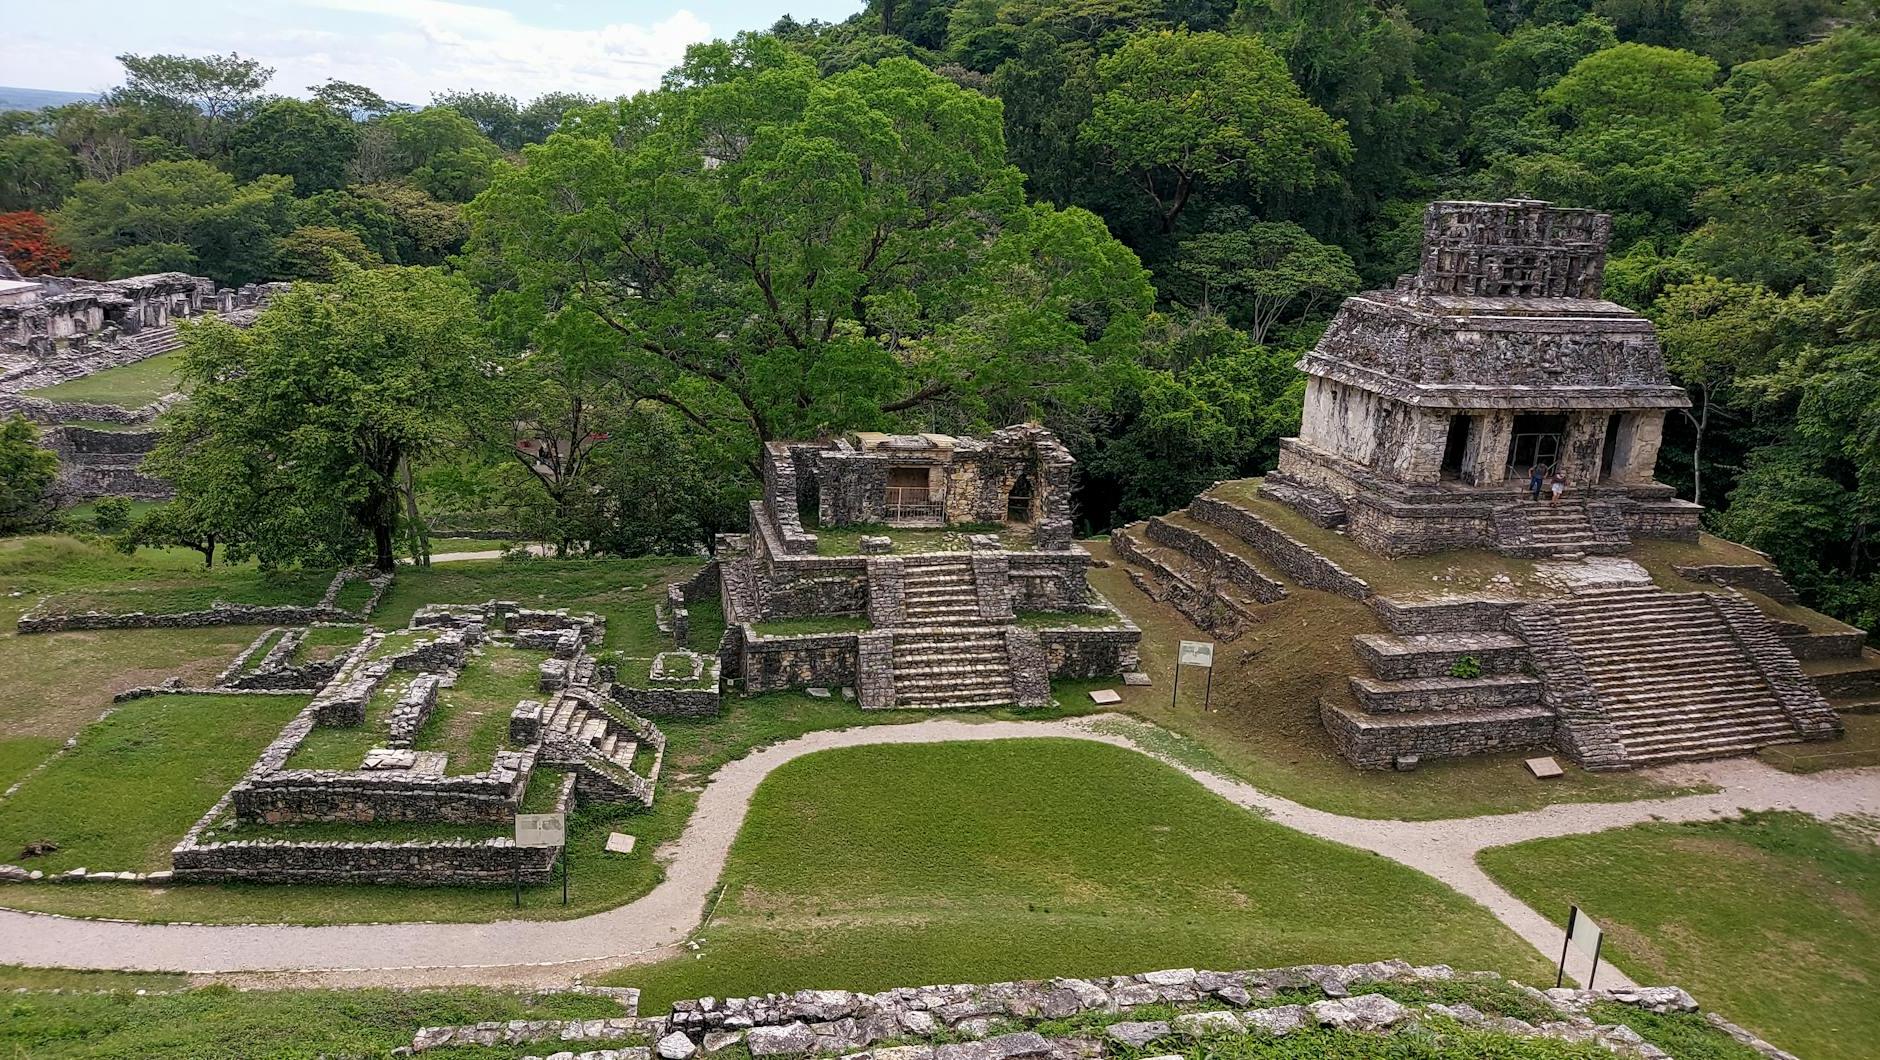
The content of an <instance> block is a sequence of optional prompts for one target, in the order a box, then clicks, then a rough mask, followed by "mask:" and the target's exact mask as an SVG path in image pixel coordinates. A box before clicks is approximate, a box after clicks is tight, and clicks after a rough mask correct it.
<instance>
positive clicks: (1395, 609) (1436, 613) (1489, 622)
mask: <svg viewBox="0 0 1880 1060" xmlns="http://www.w3.org/2000/svg"><path fill="white" fill-rule="evenodd" d="M1525 603H1526V601H1522V600H1504V599H1497V598H1492V597H1476V596H1459V597H1450V598H1447V599H1441V600H1393V599H1391V598H1389V597H1387V596H1371V597H1368V598H1367V599H1366V600H1365V604H1366V605H1367V606H1369V607H1370V608H1371V610H1372V611H1374V612H1376V613H1377V617H1378V618H1380V619H1382V620H1383V622H1384V626H1385V628H1387V629H1389V630H1390V631H1391V632H1392V633H1396V634H1400V635H1403V636H1410V635H1414V634H1417V633H1463V632H1472V631H1484V630H1499V629H1501V628H1502V627H1503V625H1504V623H1505V621H1506V618H1507V616H1508V615H1509V613H1511V612H1512V611H1514V610H1515V609H1517V608H1520V607H1522V606H1525Z"/></svg>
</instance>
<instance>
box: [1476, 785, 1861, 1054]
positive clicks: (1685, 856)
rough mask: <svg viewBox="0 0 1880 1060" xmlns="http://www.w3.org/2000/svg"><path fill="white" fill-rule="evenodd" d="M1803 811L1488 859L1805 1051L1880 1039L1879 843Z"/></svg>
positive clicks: (1538, 894) (1580, 839) (1624, 963)
mask: <svg viewBox="0 0 1880 1060" xmlns="http://www.w3.org/2000/svg"><path fill="white" fill-rule="evenodd" d="M1872 824H1873V823H1872V822H1867V828H1866V830H1865V832H1864V833H1863V834H1855V833H1853V832H1852V831H1851V829H1850V830H1837V829H1835V828H1831V827H1829V826H1828V825H1825V824H1822V823H1821V822H1819V821H1816V820H1815V819H1813V818H1810V817H1805V816H1802V815H1800V814H1756V815H1751V816H1748V817H1745V818H1740V819H1736V820H1727V821H1706V822H1701V823H1691V824H1645V825H1638V826H1635V827H1631V828H1619V829H1614V830H1612V831H1607V832H1600V833H1597V834H1594V835H1586V836H1569V837H1565V838H1560V839H1542V840H1536V841H1533V842H1528V843H1519V844H1516V845H1514V846H1509V847H1500V848H1497V849H1494V850H1487V851H1484V852H1483V853H1482V854H1481V856H1480V861H1481V864H1482V867H1483V868H1484V869H1485V870H1487V871H1488V873H1489V875H1491V876H1493V877H1495V879H1496V880H1498V881H1500V882H1501V883H1502V884H1503V885H1504V886H1506V887H1507V888H1508V889H1509V890H1511V891H1513V892H1514V893H1515V894H1516V895H1517V896H1519V897H1520V898H1521V899H1522V900H1523V901H1525V902H1527V903H1528V904H1529V905H1531V906H1533V907H1534V908H1536V909H1539V910H1542V911H1544V912H1546V913H1548V914H1549V915H1555V914H1558V915H1561V916H1564V915H1565V910H1566V908H1567V905H1568V904H1569V903H1576V904H1578V905H1579V906H1580V907H1581V908H1583V909H1585V910H1586V911H1587V913H1588V914H1589V915H1590V916H1592V917H1593V918H1594V919H1596V920H1597V921H1598V922H1599V923H1600V925H1601V926H1603V927H1604V928H1605V930H1606V949H1605V955H1606V956H1607V957H1608V958H1609V959H1611V960H1612V961H1613V963H1614V964H1616V965H1618V966H1619V967H1620V968H1621V969H1623V970H1624V971H1625V972H1626V974H1628V975H1630V976H1631V977H1632V978H1634V979H1636V980H1638V981H1640V982H1652V983H1656V982H1672V983H1677V984H1679V985H1680V986H1683V987H1685V988H1686V989H1688V990H1690V991H1691V993H1693V994H1695V995H1696V996H1697V999H1698V1000H1699V1001H1700V1002H1702V1003H1703V1004H1704V1005H1705V1006H1706V1007H1709V1008H1714V1009H1716V1010H1718V1011H1720V1012H1722V1013H1723V1014H1724V1015H1726V1016H1728V1017H1729V1018H1730V1019H1732V1020H1734V1021H1736V1022H1737V1023H1740V1024H1742V1025H1744V1026H1745V1027H1748V1028H1750V1029H1751V1030H1754V1031H1756V1032H1757V1033H1758V1034H1760V1035H1762V1036H1763V1037H1765V1038H1767V1039H1768V1040H1770V1041H1771V1042H1774V1043H1775V1044H1776V1045H1779V1046H1781V1047H1782V1048H1784V1049H1787V1050H1789V1051H1791V1052H1794V1053H1796V1054H1798V1055H1801V1056H1807V1057H1820V1058H1824V1060H1859V1058H1865V1057H1871V1056H1872V1055H1873V1052H1872V1049H1873V1046H1874V1043H1876V1042H1880V1005H1875V1004H1874V998H1875V997H1876V996H1880V847H1876V846H1875V844H1874V841H1873V830H1872Z"/></svg>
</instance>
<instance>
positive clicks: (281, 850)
mask: <svg viewBox="0 0 1880 1060" xmlns="http://www.w3.org/2000/svg"><path fill="white" fill-rule="evenodd" d="M559 853H560V851H559V850H558V849H556V848H552V847H517V846H516V844H515V841H514V840H512V839H483V840H476V841H464V842H451V841H448V840H437V841H433V842H427V843H291V842H285V841H279V840H266V839H252V840H239V841H233V842H226V843H200V844H194V845H190V846H181V847H177V848H176V849H175V850H174V851H172V852H171V854H170V860H171V864H172V866H173V868H172V871H173V872H174V873H175V878H176V879H177V880H178V881H179V882H186V883H229V882H234V881H240V882H243V883H300V884H322V883H376V884H397V885H400V886H406V887H473V886H499V887H506V886H509V885H510V884H511V883H513V882H514V881H515V879H516V874H517V872H518V870H520V872H521V878H522V883H523V885H524V886H529V887H535V886H541V885H542V884H546V883H548V882H549V880H550V879H551V878H552V876H553V871H552V870H553V867H554V864H555V857H556V855H558V854H559Z"/></svg>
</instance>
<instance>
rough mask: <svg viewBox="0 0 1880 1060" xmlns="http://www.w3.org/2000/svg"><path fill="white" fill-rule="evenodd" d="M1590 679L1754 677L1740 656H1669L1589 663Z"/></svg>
mask: <svg viewBox="0 0 1880 1060" xmlns="http://www.w3.org/2000/svg"><path fill="white" fill-rule="evenodd" d="M1581 665H1582V667H1583V668H1584V669H1585V670H1586V673H1587V676H1589V677H1593V678H1595V679H1596V680H1597V679H1601V678H1610V679H1612V680H1619V681H1622V680H1625V679H1626V678H1628V677H1653V678H1656V677H1667V676H1669V677H1675V678H1677V679H1678V680H1681V681H1682V680H1698V679H1700V677H1698V676H1697V675H1701V679H1703V680H1723V679H1724V678H1728V677H1739V676H1741V675H1743V674H1754V673H1755V671H1754V670H1752V669H1750V668H1749V665H1748V664H1747V663H1746V662H1744V660H1743V657H1742V656H1741V655H1740V654H1731V655H1701V656H1685V655H1679V656H1666V657H1663V658H1649V657H1648V658H1644V659H1633V660H1628V659H1621V658H1605V659H1588V660H1584V661H1583V662H1582V663H1581Z"/></svg>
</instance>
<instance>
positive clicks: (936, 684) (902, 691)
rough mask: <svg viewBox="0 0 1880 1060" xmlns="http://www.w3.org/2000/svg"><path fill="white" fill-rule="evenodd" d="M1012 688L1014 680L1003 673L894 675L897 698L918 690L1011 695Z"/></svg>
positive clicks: (962, 693)
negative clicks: (948, 676)
mask: <svg viewBox="0 0 1880 1060" xmlns="http://www.w3.org/2000/svg"><path fill="white" fill-rule="evenodd" d="M1011 690H1012V682H1011V681H1010V680H1009V679H1008V678H1006V677H1005V675H1003V674H999V675H995V676H990V677H973V678H956V679H947V680H943V679H938V678H936V679H929V680H920V681H903V680H902V679H901V675H900V674H896V675H894V692H895V698H896V699H900V698H904V697H906V696H909V695H913V694H915V693H918V692H937V693H945V694H949V695H951V694H953V693H959V694H960V695H979V694H981V693H985V694H991V693H994V692H997V693H999V694H1001V695H1008V696H1009V695H1011Z"/></svg>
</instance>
